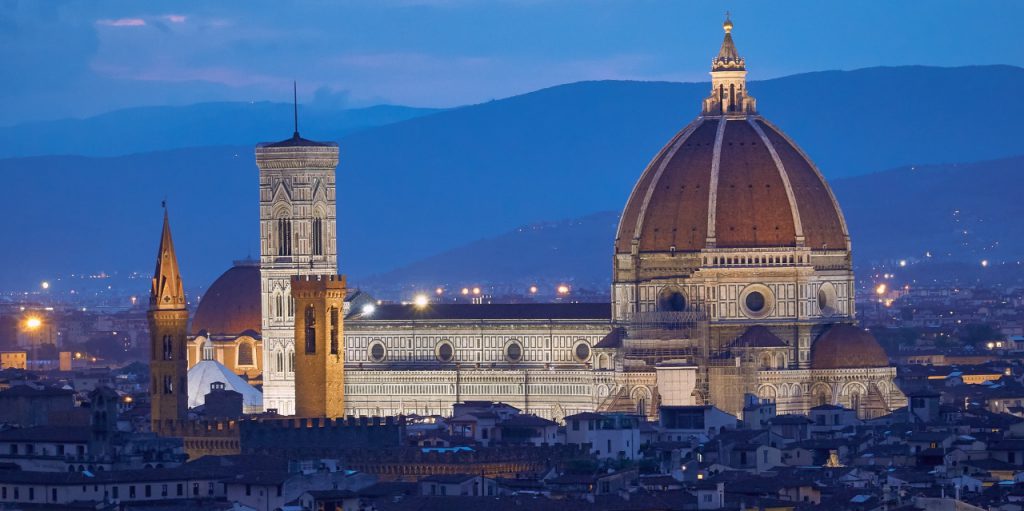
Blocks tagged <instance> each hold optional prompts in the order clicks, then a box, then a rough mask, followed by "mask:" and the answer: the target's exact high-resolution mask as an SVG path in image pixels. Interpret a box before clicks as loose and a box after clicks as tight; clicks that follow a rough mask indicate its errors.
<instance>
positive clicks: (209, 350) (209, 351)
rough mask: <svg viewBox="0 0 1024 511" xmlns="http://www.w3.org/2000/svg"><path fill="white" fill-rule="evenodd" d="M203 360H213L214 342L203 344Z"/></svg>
mask: <svg viewBox="0 0 1024 511" xmlns="http://www.w3.org/2000/svg"><path fill="white" fill-rule="evenodd" d="M202 357H203V360H213V342H211V341H210V340H206V341H204V342H203V353H202Z"/></svg>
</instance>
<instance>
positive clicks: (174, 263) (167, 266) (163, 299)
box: [149, 207, 185, 310]
mask: <svg viewBox="0 0 1024 511" xmlns="http://www.w3.org/2000/svg"><path fill="white" fill-rule="evenodd" d="M149 305H150V308H151V309H156V310H181V309H185V290H184V286H183V285H182V282H181V271H180V270H179V269H178V257H177V255H176V254H175V253H174V240H172V239H171V223H170V220H168V218H167V209H166V207H165V208H164V228H163V232H162V233H161V234H160V248H159V249H158V250H157V254H156V270H154V271H153V287H152V289H151V290H150V294H149Z"/></svg>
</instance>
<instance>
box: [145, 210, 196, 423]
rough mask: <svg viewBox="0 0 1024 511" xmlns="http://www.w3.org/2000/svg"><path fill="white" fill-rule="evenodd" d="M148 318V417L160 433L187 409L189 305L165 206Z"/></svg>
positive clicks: (178, 418)
mask: <svg viewBox="0 0 1024 511" xmlns="http://www.w3.org/2000/svg"><path fill="white" fill-rule="evenodd" d="M147 319H148V320H149V339H150V357H149V371H150V376H151V382H150V389H149V393H150V402H151V409H152V411H151V416H150V417H151V420H152V428H153V431H155V432H157V433H159V432H160V431H161V430H162V428H163V427H164V426H165V425H166V424H168V422H169V421H174V420H180V419H185V418H186V414H187V413H188V390H187V389H188V381H187V373H188V362H187V360H186V358H185V348H186V346H185V343H186V338H185V336H186V334H187V332H188V308H187V303H186V300H185V289H184V286H183V285H182V281H181V272H180V270H179V269H178V258H177V256H176V255H175V253H174V241H173V240H172V239H171V224H170V221H169V220H168V218H167V211H166V210H164V227H163V233H162V234H161V235H160V248H159V250H158V251H157V255H156V270H155V271H154V272H153V285H152V288H151V290H150V295H149V313H148V314H147Z"/></svg>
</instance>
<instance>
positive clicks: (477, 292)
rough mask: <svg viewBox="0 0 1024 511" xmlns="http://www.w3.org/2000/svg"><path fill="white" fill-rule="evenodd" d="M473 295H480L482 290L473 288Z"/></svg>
mask: <svg viewBox="0 0 1024 511" xmlns="http://www.w3.org/2000/svg"><path fill="white" fill-rule="evenodd" d="M473 294H475V295H478V294H480V288H478V287H474V288H473Z"/></svg>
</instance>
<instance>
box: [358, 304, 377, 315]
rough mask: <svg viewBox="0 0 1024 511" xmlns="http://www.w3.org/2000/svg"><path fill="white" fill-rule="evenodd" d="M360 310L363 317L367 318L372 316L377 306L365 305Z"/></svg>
mask: <svg viewBox="0 0 1024 511" xmlns="http://www.w3.org/2000/svg"><path fill="white" fill-rule="evenodd" d="M361 310H362V312H363V315H364V316H369V315H370V314H373V311H375V310H377V306H376V305H374V304H372V303H368V304H366V305H363V308H362V309H361Z"/></svg>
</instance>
